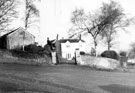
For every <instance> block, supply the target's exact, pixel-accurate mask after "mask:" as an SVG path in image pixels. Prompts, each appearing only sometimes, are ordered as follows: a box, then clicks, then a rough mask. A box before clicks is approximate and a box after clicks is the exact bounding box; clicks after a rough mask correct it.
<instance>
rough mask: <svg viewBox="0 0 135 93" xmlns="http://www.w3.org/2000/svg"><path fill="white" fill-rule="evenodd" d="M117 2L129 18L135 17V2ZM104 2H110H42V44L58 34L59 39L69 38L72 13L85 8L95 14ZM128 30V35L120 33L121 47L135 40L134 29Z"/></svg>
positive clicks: (93, 0) (87, 0)
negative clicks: (68, 32)
mask: <svg viewBox="0 0 135 93" xmlns="http://www.w3.org/2000/svg"><path fill="white" fill-rule="evenodd" d="M116 1H117V2H120V4H121V5H122V7H123V8H124V10H125V13H126V14H127V15H128V16H135V5H134V4H135V1H134V0H116ZM102 2H109V0H41V6H40V10H41V16H40V27H41V29H40V39H39V41H40V43H44V42H45V40H46V38H47V37H50V39H55V38H56V35H57V34H59V38H61V37H67V31H68V30H69V28H71V26H72V24H71V22H70V18H71V12H72V11H73V10H75V9H76V8H84V10H85V11H86V12H87V11H90V12H94V11H96V10H97V9H98V8H99V7H101V4H102ZM128 30H129V31H130V33H128V35H127V33H123V32H120V33H122V35H121V36H119V38H118V39H121V45H120V46H121V47H127V45H128V44H129V41H130V42H131V41H134V40H135V39H134V38H135V35H134V33H135V31H133V30H134V29H133V27H130V28H129V29H128ZM133 39H134V40H133Z"/></svg>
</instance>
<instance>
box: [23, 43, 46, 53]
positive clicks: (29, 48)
mask: <svg viewBox="0 0 135 93" xmlns="http://www.w3.org/2000/svg"><path fill="white" fill-rule="evenodd" d="M24 49H25V51H28V52H43V51H44V48H43V47H42V46H37V45H36V44H30V45H27V46H25V48H24Z"/></svg>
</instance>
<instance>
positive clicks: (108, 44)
mask: <svg viewBox="0 0 135 93" xmlns="http://www.w3.org/2000/svg"><path fill="white" fill-rule="evenodd" d="M107 43H108V46H107V47H108V51H110V48H111V46H110V42H107Z"/></svg>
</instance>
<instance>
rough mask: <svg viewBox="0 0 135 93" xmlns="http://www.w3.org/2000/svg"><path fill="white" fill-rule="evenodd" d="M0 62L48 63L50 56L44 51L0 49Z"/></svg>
mask: <svg viewBox="0 0 135 93" xmlns="http://www.w3.org/2000/svg"><path fill="white" fill-rule="evenodd" d="M0 63H14V64H28V65H44V64H50V63H51V58H50V57H49V56H48V55H47V54H45V53H28V52H23V51H22V52H19V51H9V50H0Z"/></svg>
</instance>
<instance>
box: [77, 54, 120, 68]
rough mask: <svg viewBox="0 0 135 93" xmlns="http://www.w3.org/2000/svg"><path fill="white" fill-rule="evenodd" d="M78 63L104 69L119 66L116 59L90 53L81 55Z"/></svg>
mask: <svg viewBox="0 0 135 93" xmlns="http://www.w3.org/2000/svg"><path fill="white" fill-rule="evenodd" d="M78 64H80V65H87V66H90V67H94V68H97V69H105V70H116V69H118V68H119V67H120V62H119V61H117V60H114V59H109V58H103V57H92V56H90V55H81V56H80V58H79V60H78Z"/></svg>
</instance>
